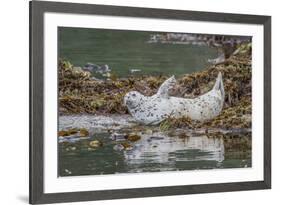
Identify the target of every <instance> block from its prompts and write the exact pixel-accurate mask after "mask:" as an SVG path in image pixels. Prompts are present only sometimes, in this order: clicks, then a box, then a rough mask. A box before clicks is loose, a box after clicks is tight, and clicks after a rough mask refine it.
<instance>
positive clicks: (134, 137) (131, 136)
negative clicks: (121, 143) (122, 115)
mask: <svg viewBox="0 0 281 205" xmlns="http://www.w3.org/2000/svg"><path fill="white" fill-rule="evenodd" d="M126 139H127V140H129V141H131V142H136V141H138V140H140V139H141V137H140V136H139V135H137V134H129V135H128V136H126Z"/></svg>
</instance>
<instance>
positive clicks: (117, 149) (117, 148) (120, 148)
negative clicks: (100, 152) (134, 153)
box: [113, 144, 124, 151]
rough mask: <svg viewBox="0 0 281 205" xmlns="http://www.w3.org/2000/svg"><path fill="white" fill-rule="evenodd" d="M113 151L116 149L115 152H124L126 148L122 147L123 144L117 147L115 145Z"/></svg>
mask: <svg viewBox="0 0 281 205" xmlns="http://www.w3.org/2000/svg"><path fill="white" fill-rule="evenodd" d="M113 149H114V150H115V151H122V150H124V146H123V145H121V144H117V145H114V146H113Z"/></svg>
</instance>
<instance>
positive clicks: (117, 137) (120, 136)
mask: <svg viewBox="0 0 281 205" xmlns="http://www.w3.org/2000/svg"><path fill="white" fill-rule="evenodd" d="M110 139H112V140H113V141H124V140H126V134H121V133H117V132H114V133H113V134H112V135H111V136H110Z"/></svg>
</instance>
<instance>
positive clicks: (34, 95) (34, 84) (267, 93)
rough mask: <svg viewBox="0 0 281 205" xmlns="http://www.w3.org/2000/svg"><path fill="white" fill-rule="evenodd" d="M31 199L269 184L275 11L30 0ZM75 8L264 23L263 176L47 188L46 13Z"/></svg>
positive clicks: (132, 195) (150, 194)
mask: <svg viewBox="0 0 281 205" xmlns="http://www.w3.org/2000/svg"><path fill="white" fill-rule="evenodd" d="M29 9H30V25H29V28H30V153H29V154H30V176H29V179H30V188H29V193H30V199H29V202H30V203H31V204H44V203H57V202H74V201H89V200H108V199H121V198H136V197H153V196H165V195H182V194H196V193H212V192H226V191H241V190H258V189H270V188H271V17H270V16H260V15H245V14H229V13H211V12H198V11H183V10H167V9H152V8H136V7H123V6H122V7H121V6H105V5H93V4H77V3H62V2H45V1H44V2H43V1H42V2H41V1H31V2H30V8H29ZM45 12H55V13H75V14H89V15H91V14H95V15H110V16H126V17H144V18H155V19H176V20H194V21H212V22H228V23H241V24H258V25H262V26H263V27H264V180H263V181H249V182H235V183H217V184H203V185H181V186H166V187H153V188H134V189H118V190H103V191H81V192H71V193H50V194H48V193H44V189H43V187H44V180H43V176H44V171H43V166H44V163H43V159H44V158H43V153H44V152H43V143H44V140H43V131H44V127H43V119H44V118H43V117H44V104H43V98H44V83H43V82H44V66H43V65H44V57H43V54H44V53H43V52H44V44H43V39H44V34H43V32H44V13H45Z"/></svg>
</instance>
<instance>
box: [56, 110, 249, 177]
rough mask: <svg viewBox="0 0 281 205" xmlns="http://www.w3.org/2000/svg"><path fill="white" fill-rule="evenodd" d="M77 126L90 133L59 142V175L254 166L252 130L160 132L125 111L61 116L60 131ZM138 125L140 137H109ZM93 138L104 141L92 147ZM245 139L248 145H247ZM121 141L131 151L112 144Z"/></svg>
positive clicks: (129, 131) (132, 129) (126, 131)
mask: <svg viewBox="0 0 281 205" xmlns="http://www.w3.org/2000/svg"><path fill="white" fill-rule="evenodd" d="M75 127H76V128H77V127H86V128H87V129H88V130H89V131H90V135H89V138H87V139H85V138H79V137H78V138H76V136H73V137H70V138H67V139H66V140H64V139H65V138H63V141H59V176H79V175H100V174H118V173H139V172H160V171H161V172H162V171H182V170H202V169H225V168H249V167H251V166H252V161H251V148H250V147H251V146H250V145H249V144H251V134H250V131H246V132H239V133H232V132H230V133H226V134H218V135H217V136H216V135H215V136H213V137H210V136H207V135H206V134H203V133H201V134H195V133H192V131H187V130H169V132H162V131H160V130H159V129H158V127H157V126H139V125H135V124H134V123H132V119H131V117H130V116H127V115H120V116H112V117H111V118H110V117H103V116H94V115H79V116H77V115H71V116H60V118H59V129H60V130H65V129H68V128H75ZM108 130H111V132H108ZM136 130H138V131H137V132H138V135H139V136H140V139H139V140H137V141H135V142H129V141H128V140H122V139H121V140H112V138H111V135H112V133H131V132H136ZM179 132H184V133H187V135H188V137H184V138H183V137H181V135H180V134H179ZM215 132H216V131H215ZM73 139H75V140H73ZM93 140H96V141H99V142H102V146H100V147H95V148H92V147H91V146H90V142H91V141H93ZM245 140H247V144H248V146H245V143H246V141H245ZM124 142H127V143H129V144H130V146H131V148H130V149H129V150H126V149H123V150H118V149H117V150H116V149H115V146H117V145H120V144H121V143H124ZM230 146H232V147H230Z"/></svg>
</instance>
